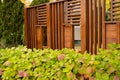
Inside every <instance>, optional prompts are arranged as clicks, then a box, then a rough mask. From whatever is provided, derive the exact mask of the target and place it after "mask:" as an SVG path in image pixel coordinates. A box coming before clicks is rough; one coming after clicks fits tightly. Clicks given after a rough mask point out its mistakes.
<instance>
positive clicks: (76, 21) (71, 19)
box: [66, 0, 81, 26]
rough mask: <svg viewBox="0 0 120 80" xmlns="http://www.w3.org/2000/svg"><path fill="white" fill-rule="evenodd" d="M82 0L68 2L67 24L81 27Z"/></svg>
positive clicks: (69, 0)
mask: <svg viewBox="0 0 120 80" xmlns="http://www.w3.org/2000/svg"><path fill="white" fill-rule="evenodd" d="M80 16H81V0H67V1H66V23H67V24H72V25H77V26H78V25H80Z"/></svg>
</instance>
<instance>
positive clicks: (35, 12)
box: [34, 7, 37, 48]
mask: <svg viewBox="0 0 120 80" xmlns="http://www.w3.org/2000/svg"><path fill="white" fill-rule="evenodd" d="M35 25H37V8H36V7H35V8H34V35H35V36H34V39H35V48H36V47H37V43H36V26H35Z"/></svg>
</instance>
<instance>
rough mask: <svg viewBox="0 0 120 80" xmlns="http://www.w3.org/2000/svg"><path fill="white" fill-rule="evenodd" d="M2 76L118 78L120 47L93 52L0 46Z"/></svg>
mask: <svg viewBox="0 0 120 80" xmlns="http://www.w3.org/2000/svg"><path fill="white" fill-rule="evenodd" d="M112 46H115V45H112ZM0 75H1V78H2V80H8V79H9V80H12V79H15V80H81V79H83V78H84V79H89V80H119V79H120V50H119V46H115V47H114V48H113V47H111V49H110V50H102V49H100V52H99V53H98V55H90V54H88V53H84V54H80V53H77V52H75V51H73V50H70V49H62V50H54V51H53V50H52V49H44V50H36V49H33V50H31V49H27V48H26V47H23V46H19V47H16V48H6V49H0Z"/></svg>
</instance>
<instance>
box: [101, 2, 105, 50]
mask: <svg viewBox="0 0 120 80" xmlns="http://www.w3.org/2000/svg"><path fill="white" fill-rule="evenodd" d="M105 2H106V0H102V48H103V49H105V40H106V39H105V37H104V35H105V10H106V8H105Z"/></svg>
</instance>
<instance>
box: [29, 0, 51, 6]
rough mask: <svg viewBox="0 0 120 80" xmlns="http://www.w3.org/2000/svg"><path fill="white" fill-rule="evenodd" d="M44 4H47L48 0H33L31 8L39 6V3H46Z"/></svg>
mask: <svg viewBox="0 0 120 80" xmlns="http://www.w3.org/2000/svg"><path fill="white" fill-rule="evenodd" d="M46 2H49V0H33V1H32V3H31V6H34V5H39V4H41V3H46Z"/></svg>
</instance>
